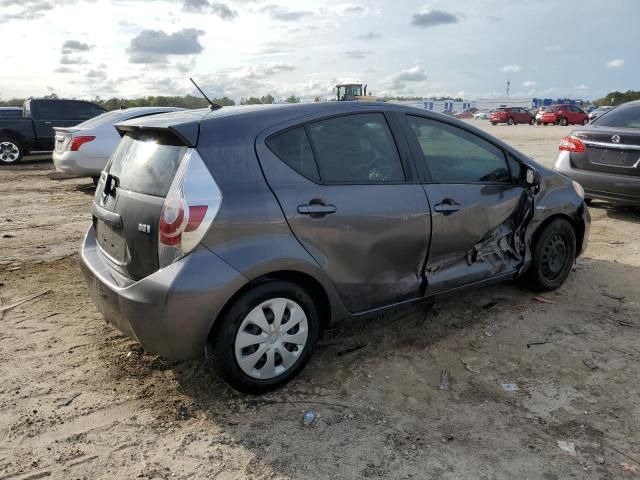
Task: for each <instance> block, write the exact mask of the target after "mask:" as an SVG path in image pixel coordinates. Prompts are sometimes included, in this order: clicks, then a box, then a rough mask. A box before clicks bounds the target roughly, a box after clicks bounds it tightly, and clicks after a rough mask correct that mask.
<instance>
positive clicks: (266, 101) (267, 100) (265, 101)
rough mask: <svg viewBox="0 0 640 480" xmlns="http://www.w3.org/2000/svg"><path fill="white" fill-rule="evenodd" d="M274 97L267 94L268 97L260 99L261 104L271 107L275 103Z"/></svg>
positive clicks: (264, 96)
mask: <svg viewBox="0 0 640 480" xmlns="http://www.w3.org/2000/svg"><path fill="white" fill-rule="evenodd" d="M273 100H274V98H273V95H271V94H270V93H267V94H266V95H263V96H262V97H260V103H263V104H264V105H270V104H272V103H273Z"/></svg>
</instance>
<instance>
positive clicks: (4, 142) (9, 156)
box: [0, 137, 25, 165]
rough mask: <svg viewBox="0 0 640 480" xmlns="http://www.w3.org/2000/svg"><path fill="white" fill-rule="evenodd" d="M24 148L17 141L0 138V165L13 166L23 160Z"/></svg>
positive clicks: (9, 138)
mask: <svg viewBox="0 0 640 480" xmlns="http://www.w3.org/2000/svg"><path fill="white" fill-rule="evenodd" d="M24 154H25V151H24V147H23V146H22V144H21V143H20V141H19V140H16V139H15V138H11V137H0V165H15V164H17V163H20V162H21V161H22V159H23V158H24Z"/></svg>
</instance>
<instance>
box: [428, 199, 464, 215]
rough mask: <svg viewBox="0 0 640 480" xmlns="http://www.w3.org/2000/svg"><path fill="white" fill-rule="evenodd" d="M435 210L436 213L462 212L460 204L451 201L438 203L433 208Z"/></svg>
mask: <svg viewBox="0 0 640 480" xmlns="http://www.w3.org/2000/svg"><path fill="white" fill-rule="evenodd" d="M433 209H434V210H435V211H436V212H444V213H451V212H457V211H458V210H460V204H459V203H456V202H454V201H451V200H450V201H447V200H444V201H443V202H442V203H436V204H435V205H434V206H433Z"/></svg>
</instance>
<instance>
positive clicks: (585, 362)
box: [582, 358, 598, 370]
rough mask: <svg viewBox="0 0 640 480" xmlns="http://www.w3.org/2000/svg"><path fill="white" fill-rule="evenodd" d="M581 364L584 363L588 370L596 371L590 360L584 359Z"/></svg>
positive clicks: (595, 366)
mask: <svg viewBox="0 0 640 480" xmlns="http://www.w3.org/2000/svg"><path fill="white" fill-rule="evenodd" d="M582 363H584V365H585V367H587V368H588V369H589V370H596V369H597V368H598V366H597V365H596V364H595V362H594V361H593V359H592V358H585V359H584V360H583V361H582Z"/></svg>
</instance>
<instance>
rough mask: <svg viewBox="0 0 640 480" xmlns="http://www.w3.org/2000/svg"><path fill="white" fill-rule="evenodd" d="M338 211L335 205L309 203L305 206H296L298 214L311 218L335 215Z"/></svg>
mask: <svg viewBox="0 0 640 480" xmlns="http://www.w3.org/2000/svg"><path fill="white" fill-rule="evenodd" d="M337 210H338V209H337V208H336V206H335V205H323V204H321V203H310V204H307V205H298V213H301V214H302V215H311V216H312V217H321V216H324V215H329V214H331V213H336V211H337Z"/></svg>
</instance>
